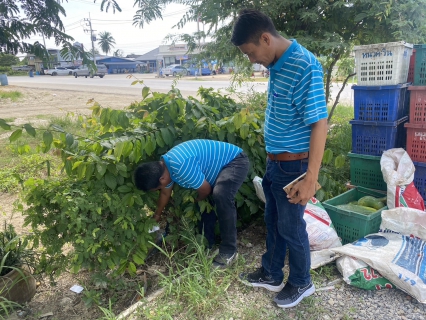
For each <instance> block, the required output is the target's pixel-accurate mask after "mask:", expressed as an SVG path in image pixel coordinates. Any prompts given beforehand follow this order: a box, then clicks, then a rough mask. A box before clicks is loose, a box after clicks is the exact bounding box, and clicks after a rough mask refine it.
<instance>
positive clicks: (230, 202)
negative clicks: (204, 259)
mask: <svg viewBox="0 0 426 320" xmlns="http://www.w3.org/2000/svg"><path fill="white" fill-rule="evenodd" d="M248 170H249V160H248V157H247V155H246V154H245V153H244V152H242V153H240V154H239V155H238V156H236V157H235V159H234V160H232V161H231V162H230V163H228V164H227V165H226V166H224V167H223V168H222V170H221V171H220V172H219V175H218V176H217V178H216V181H215V183H214V185H213V186H212V187H213V190H212V199H213V204H214V206H215V211H216V214H215V212H213V211H212V212H210V213H206V212H203V213H202V215H201V222H200V224H199V227H200V229H201V230H202V229H204V230H203V231H204V236H205V237H206V238H207V240H208V241H209V245H210V246H212V245H213V244H214V238H215V235H214V227H215V224H216V218H217V219H218V220H219V229H220V237H221V239H222V241H221V243H220V246H219V252H220V253H230V254H233V253H235V252H236V251H237V209H236V207H235V195H236V194H237V191H238V189H239V188H240V187H241V185H242V184H243V182H244V180H245V179H246V177H247V173H248Z"/></svg>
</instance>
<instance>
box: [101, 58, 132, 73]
mask: <svg viewBox="0 0 426 320" xmlns="http://www.w3.org/2000/svg"><path fill="white" fill-rule="evenodd" d="M96 63H97V64H104V65H105V66H106V67H107V68H108V73H109V74H115V73H132V72H137V62H136V61H135V60H133V59H128V58H122V57H104V58H100V59H98V58H97V59H96Z"/></svg>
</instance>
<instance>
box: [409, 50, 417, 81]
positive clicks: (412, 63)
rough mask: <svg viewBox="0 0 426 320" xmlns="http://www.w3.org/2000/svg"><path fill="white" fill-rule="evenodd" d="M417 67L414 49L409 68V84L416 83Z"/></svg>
mask: <svg viewBox="0 0 426 320" xmlns="http://www.w3.org/2000/svg"><path fill="white" fill-rule="evenodd" d="M415 65H416V49H413V53H412V54H411V57H410V66H409V67H408V78H407V82H411V83H412V82H414V67H415Z"/></svg>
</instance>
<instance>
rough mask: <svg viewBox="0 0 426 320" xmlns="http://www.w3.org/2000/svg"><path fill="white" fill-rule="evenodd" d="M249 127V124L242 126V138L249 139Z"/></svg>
mask: <svg viewBox="0 0 426 320" xmlns="http://www.w3.org/2000/svg"><path fill="white" fill-rule="evenodd" d="M249 129H250V128H249V125H248V124H247V123H244V124H243V125H242V126H241V129H240V135H241V138H243V139H246V138H247V136H248V134H249Z"/></svg>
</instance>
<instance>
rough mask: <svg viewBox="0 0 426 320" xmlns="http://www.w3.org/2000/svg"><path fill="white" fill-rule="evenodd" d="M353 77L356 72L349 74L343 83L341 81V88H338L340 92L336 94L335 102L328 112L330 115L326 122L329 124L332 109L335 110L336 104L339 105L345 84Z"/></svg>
mask: <svg viewBox="0 0 426 320" xmlns="http://www.w3.org/2000/svg"><path fill="white" fill-rule="evenodd" d="M354 75H356V72H355V73H352V74H350V75H348V76H347V77H346V79H345V81H343V85H342V88H340V91H339V93H338V94H337V96H336V100H335V101H334V104H333V107H332V108H331V110H330V114H329V115H328V119H327V122H330V119H331V117H332V116H333V112H334V109H336V106H337V104H338V103H339V98H340V94H341V93H342V91H343V89H345V87H346V83H347V82H348V80H349V78H350V77H353V76H354Z"/></svg>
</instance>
